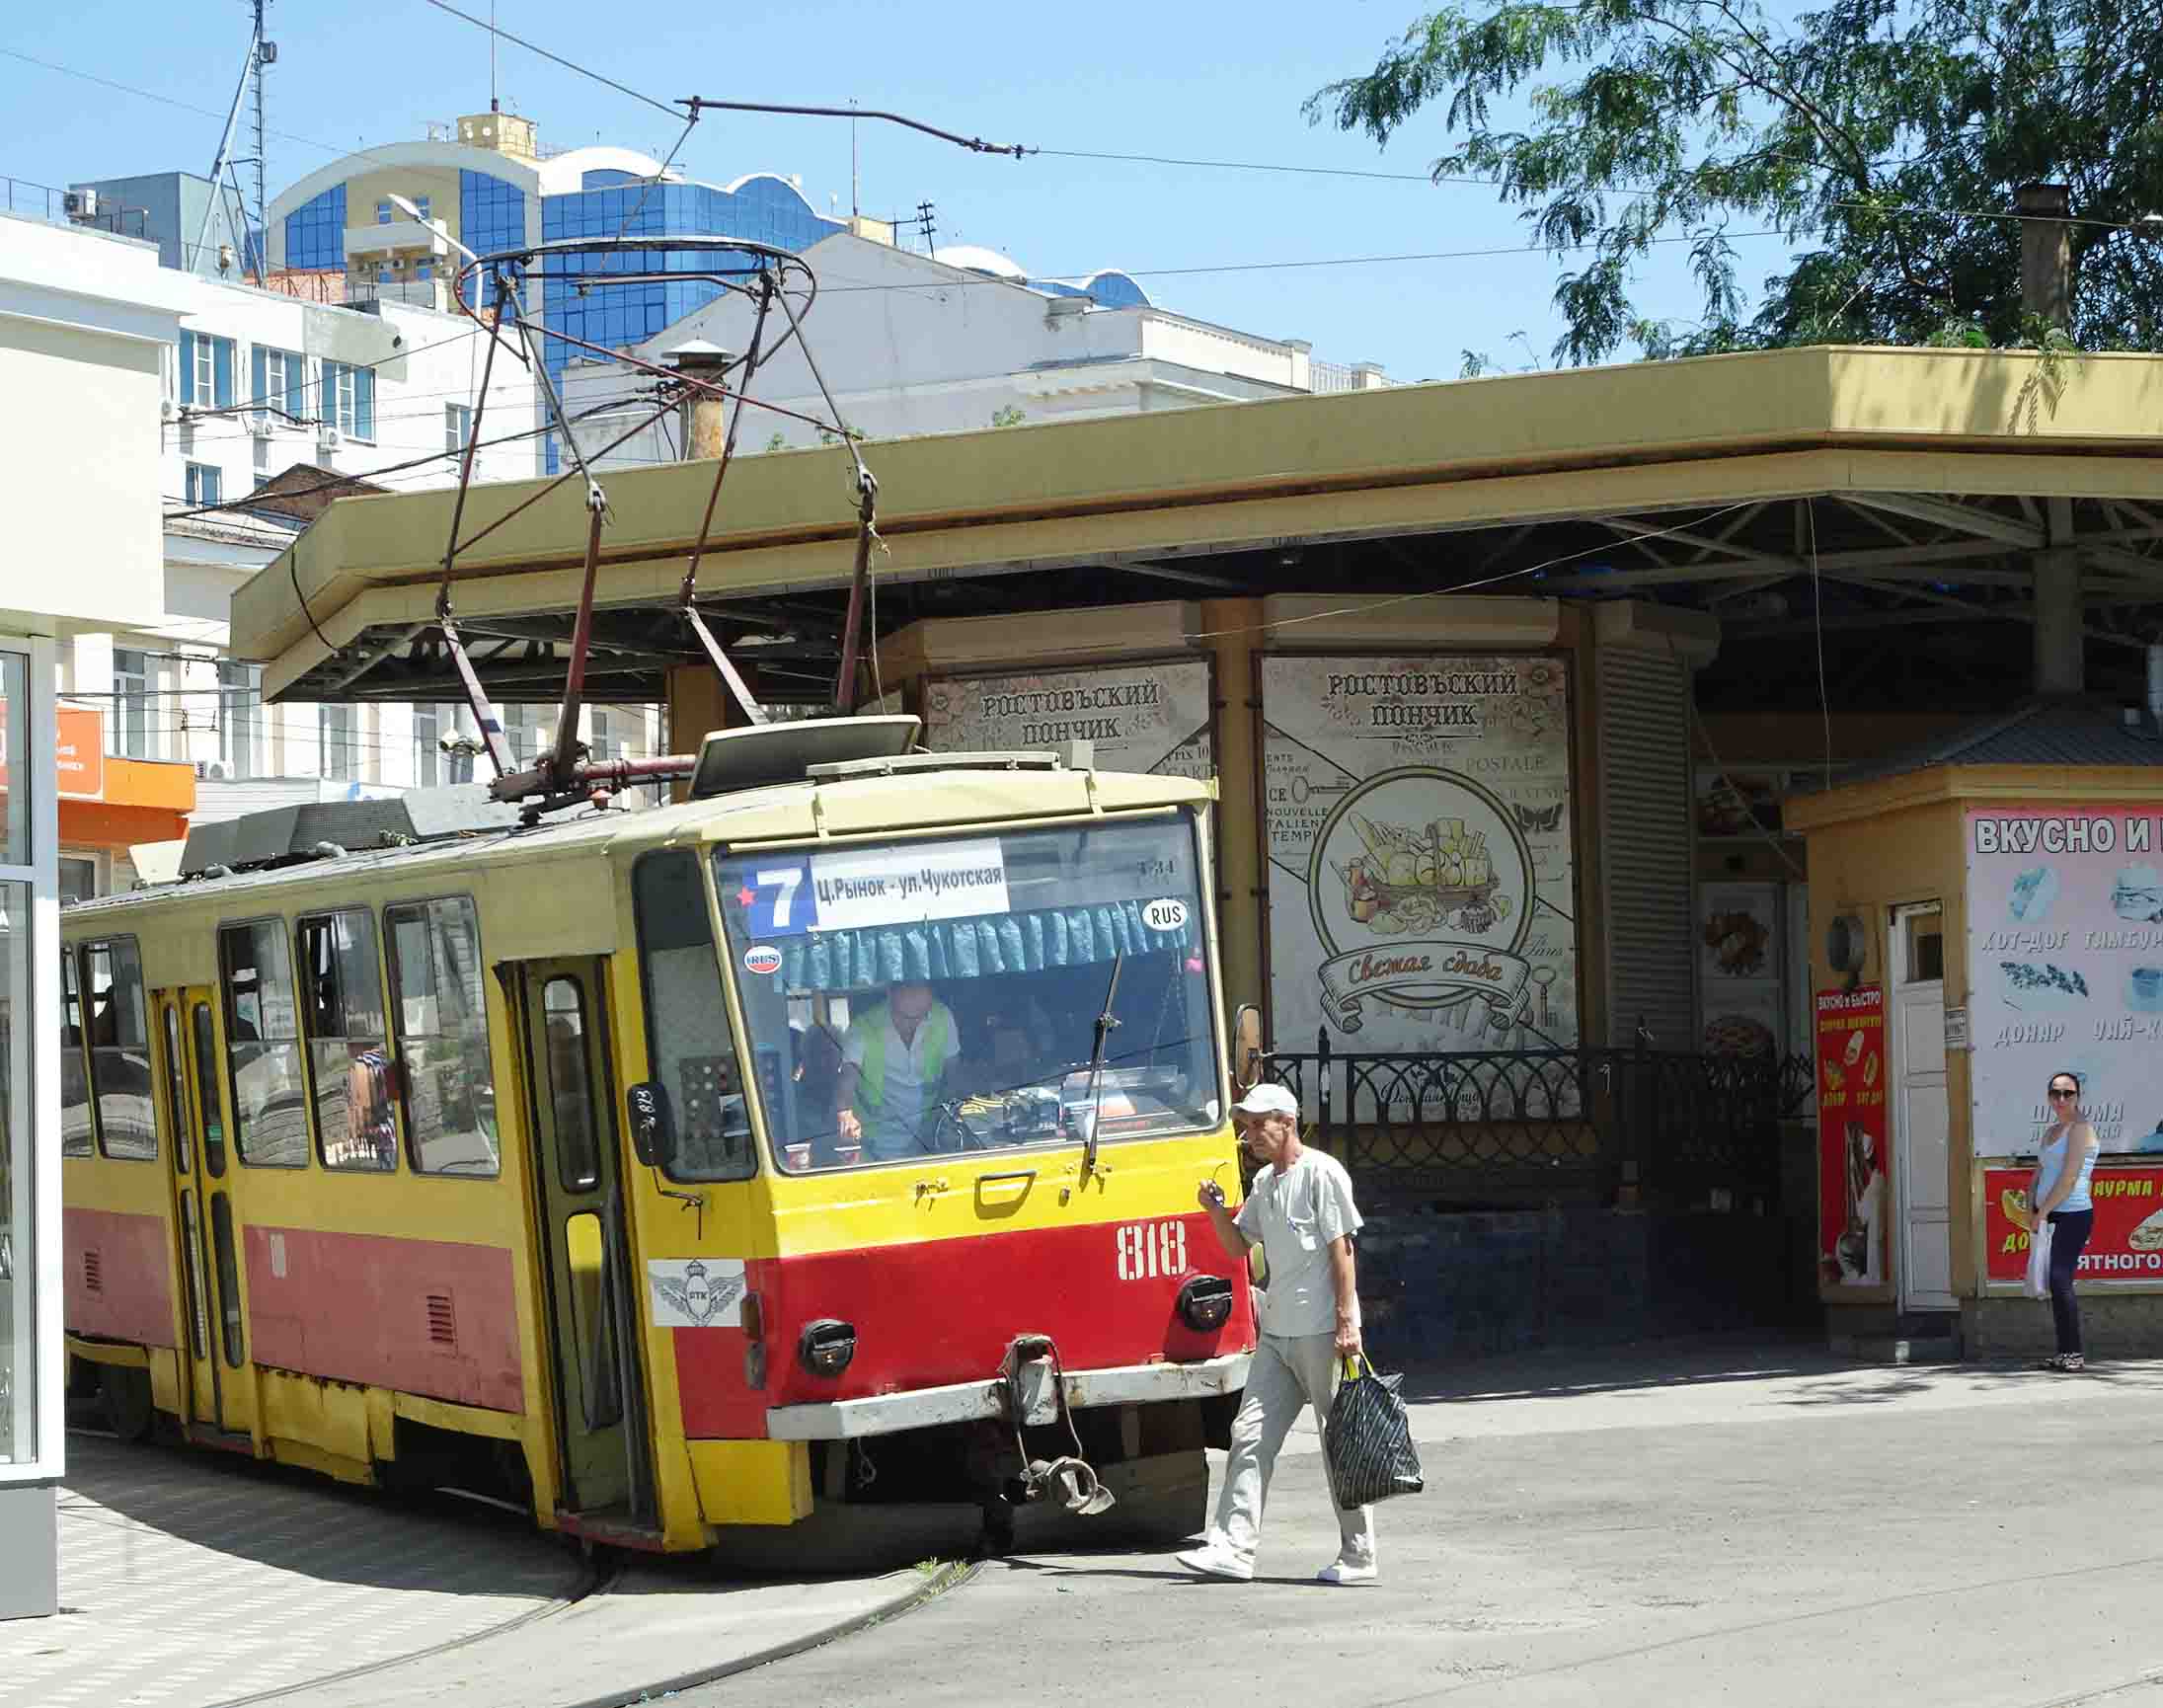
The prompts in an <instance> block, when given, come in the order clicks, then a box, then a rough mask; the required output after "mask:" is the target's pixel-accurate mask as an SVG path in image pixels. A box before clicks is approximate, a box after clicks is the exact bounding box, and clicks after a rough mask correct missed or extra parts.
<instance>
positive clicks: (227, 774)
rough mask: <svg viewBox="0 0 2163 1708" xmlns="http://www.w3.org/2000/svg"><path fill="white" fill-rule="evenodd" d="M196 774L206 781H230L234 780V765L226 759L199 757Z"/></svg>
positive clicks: (196, 763) (196, 762)
mask: <svg viewBox="0 0 2163 1708" xmlns="http://www.w3.org/2000/svg"><path fill="white" fill-rule="evenodd" d="M195 775H196V776H197V777H199V778H201V779H202V780H203V781H204V782H205V783H230V782H231V781H232V780H233V767H232V765H231V763H230V762H228V761H227V760H224V759H197V760H196V761H195Z"/></svg>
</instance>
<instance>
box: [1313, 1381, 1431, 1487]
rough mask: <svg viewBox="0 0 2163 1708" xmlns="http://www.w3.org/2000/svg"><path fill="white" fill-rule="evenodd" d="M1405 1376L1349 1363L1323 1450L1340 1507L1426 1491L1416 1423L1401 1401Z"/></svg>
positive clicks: (1331, 1412) (1332, 1408) (1331, 1415)
mask: <svg viewBox="0 0 2163 1708" xmlns="http://www.w3.org/2000/svg"><path fill="white" fill-rule="evenodd" d="M1404 1379H1405V1378H1404V1377H1403V1376H1401V1375H1395V1376H1378V1375H1376V1374H1375V1373H1374V1370H1373V1368H1372V1367H1371V1366H1370V1365H1369V1364H1368V1363H1367V1360H1366V1359H1363V1358H1357V1357H1354V1358H1349V1359H1346V1360H1345V1379H1344V1380H1343V1381H1342V1382H1340V1383H1338V1385H1337V1398H1336V1400H1335V1401H1334V1402H1332V1404H1331V1406H1330V1418H1329V1423H1328V1424H1327V1425H1325V1426H1324V1428H1323V1431H1322V1450H1323V1454H1324V1456H1325V1457H1326V1458H1327V1459H1328V1460H1329V1467H1330V1490H1331V1493H1332V1495H1333V1496H1334V1498H1335V1499H1336V1502H1337V1504H1338V1506H1339V1507H1341V1508H1350V1507H1364V1506H1368V1505H1370V1504H1371V1503H1373V1502H1375V1501H1386V1500H1389V1499H1390V1498H1391V1497H1392V1496H1396V1495H1417V1494H1418V1493H1420V1491H1421V1490H1422V1489H1424V1488H1426V1487H1427V1483H1426V1480H1425V1479H1424V1478H1423V1477H1422V1475H1421V1472H1420V1449H1419V1448H1418V1447H1417V1446H1415V1445H1414V1444H1413V1440H1412V1419H1411V1418H1410V1417H1409V1416H1407V1415H1406V1412H1405V1402H1404V1401H1403V1400H1401V1399H1399V1398H1398V1397H1397V1385H1398V1383H1400V1382H1402V1381H1403V1380H1404Z"/></svg>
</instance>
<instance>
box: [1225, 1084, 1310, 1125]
mask: <svg viewBox="0 0 2163 1708" xmlns="http://www.w3.org/2000/svg"><path fill="white" fill-rule="evenodd" d="M1232 1113H1233V1114H1234V1115H1288V1116H1290V1117H1291V1118H1292V1119H1293V1120H1294V1121H1297V1120H1298V1119H1299V1099H1297V1098H1296V1097H1294V1096H1292V1094H1291V1093H1290V1092H1289V1091H1287V1090H1285V1089H1284V1087H1282V1086H1281V1085H1257V1086H1255V1087H1253V1088H1252V1089H1251V1090H1250V1091H1249V1092H1248V1093H1247V1095H1246V1096H1245V1097H1243V1098H1241V1099H1240V1100H1239V1101H1238V1102H1237V1103H1235V1104H1233V1105H1232Z"/></svg>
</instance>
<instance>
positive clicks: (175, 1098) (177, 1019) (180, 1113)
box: [165, 1008, 199, 1356]
mask: <svg viewBox="0 0 2163 1708" xmlns="http://www.w3.org/2000/svg"><path fill="white" fill-rule="evenodd" d="M165 1101H166V1107H167V1109H168V1110H169V1111H170V1112H171V1114H172V1120H173V1125H172V1127H171V1129H170V1130H171V1131H172V1134H173V1166H174V1167H175V1168H177V1169H178V1170H179V1171H180V1172H181V1173H182V1174H186V1173H187V1172H188V1171H189V1169H190V1168H191V1167H192V1166H193V1164H192V1163H191V1161H190V1157H189V1147H188V1063H187V1060H186V1058H185V1057H184V1056H183V1055H182V1054H181V1011H180V1010H179V1009H178V1008H168V1009H167V1010H166V1011H165ZM198 1356H199V1355H198Z"/></svg>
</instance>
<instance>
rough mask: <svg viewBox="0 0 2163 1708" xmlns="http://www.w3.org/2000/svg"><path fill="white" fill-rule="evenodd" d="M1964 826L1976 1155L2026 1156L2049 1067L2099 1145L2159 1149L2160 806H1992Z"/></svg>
mask: <svg viewBox="0 0 2163 1708" xmlns="http://www.w3.org/2000/svg"><path fill="white" fill-rule="evenodd" d="M1964 832H1965V835H1966V840H1967V850H1968V981H1969V1010H1970V1027H1971V1032H1972V1037H1973V1041H1974V1057H1973V1075H1972V1084H1973V1088H1974V1126H1973V1132H1974V1149H1975V1153H1976V1154H1977V1155H1980V1156H1990V1155H2000V1156H2021V1155H2030V1154H2033V1153H2034V1151H2035V1150H2036V1148H2037V1145H2038V1143H2039V1140H2040V1137H2041V1134H2042V1133H2043V1131H2044V1129H2045V1128H2046V1127H2047V1125H2048V1123H2049V1121H2050V1115H2049V1112H2048V1111H2047V1109H2046V1108H2045V1103H2046V1101H2047V1100H2046V1099H2045V1097H2044V1089H2045V1087H2047V1085H2048V1084H2049V1083H2050V1076H2051V1075H2052V1074H2053V1073H2061V1072H2071V1073H2074V1074H2077V1075H2079V1076H2080V1079H2081V1082H2082V1097H2081V1108H2082V1113H2083V1114H2084V1115H2085V1116H2086V1117H2087V1119H2088V1120H2089V1121H2090V1122H2091V1123H2092V1124H2093V1125H2094V1126H2095V1129H2096V1133H2097V1135H2098V1136H2099V1137H2100V1138H2101V1139H2102V1140H2103V1148H2104V1150H2105V1151H2106V1152H2113V1151H2115V1152H2128V1151H2129V1152H2136V1153H2138V1152H2149V1153H2163V817H2159V815H2158V814H2157V813H2156V810H2155V808H2154V806H2153V805H2152V804H2151V805H2149V806H2147V807H2144V808H2143V807H2118V806H2082V807H2077V808H2063V809H2060V808H2050V807H2002V806H1993V807H1989V808H1975V809H1971V810H1970V812H1969V814H1968V815H1967V821H1966V823H1965V825H1964Z"/></svg>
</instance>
